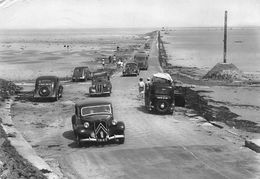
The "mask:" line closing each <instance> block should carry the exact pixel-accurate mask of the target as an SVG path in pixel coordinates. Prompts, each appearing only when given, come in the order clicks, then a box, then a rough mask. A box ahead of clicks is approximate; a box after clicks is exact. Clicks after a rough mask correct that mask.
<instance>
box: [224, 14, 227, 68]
mask: <svg viewBox="0 0 260 179" xmlns="http://www.w3.org/2000/svg"><path fill="white" fill-rule="evenodd" d="M223 61H224V63H227V11H225V25H224V57H223Z"/></svg>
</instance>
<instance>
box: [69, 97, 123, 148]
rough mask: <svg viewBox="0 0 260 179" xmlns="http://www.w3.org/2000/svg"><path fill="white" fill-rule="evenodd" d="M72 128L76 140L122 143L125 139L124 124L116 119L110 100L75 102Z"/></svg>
mask: <svg viewBox="0 0 260 179" xmlns="http://www.w3.org/2000/svg"><path fill="white" fill-rule="evenodd" d="M72 128H73V132H74V134H75V136H76V142H77V144H78V145H79V146H81V144H82V142H86V144H87V142H107V141H110V140H114V141H117V142H118V143H119V144H123V143H124V141H125V124H124V123H123V122H122V121H116V120H115V119H114V116H113V107H112V104H111V103H110V102H102V101H99V102H97V101H93V102H91V101H83V102H80V103H76V105H75V114H74V115H73V116H72Z"/></svg>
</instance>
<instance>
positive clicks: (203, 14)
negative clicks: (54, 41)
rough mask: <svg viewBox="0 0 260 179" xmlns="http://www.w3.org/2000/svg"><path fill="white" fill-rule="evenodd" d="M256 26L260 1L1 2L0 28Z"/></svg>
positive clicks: (116, 0) (113, 0)
mask: <svg viewBox="0 0 260 179" xmlns="http://www.w3.org/2000/svg"><path fill="white" fill-rule="evenodd" d="M225 10H227V11H228V26H260V0H0V29H30V28H34V29H35V28H36V29H48V28H124V27H133V28H145V27H209V26H223V24H224V11H225Z"/></svg>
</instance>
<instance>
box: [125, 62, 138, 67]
mask: <svg viewBox="0 0 260 179" xmlns="http://www.w3.org/2000/svg"><path fill="white" fill-rule="evenodd" d="M136 66H137V64H135V63H127V64H126V65H125V67H126V68H134V67H136Z"/></svg>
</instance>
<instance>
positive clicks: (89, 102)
mask: <svg viewBox="0 0 260 179" xmlns="http://www.w3.org/2000/svg"><path fill="white" fill-rule="evenodd" d="M98 105H112V103H111V102H109V101H92V100H85V101H80V102H77V103H76V104H75V106H76V107H83V106H98Z"/></svg>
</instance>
